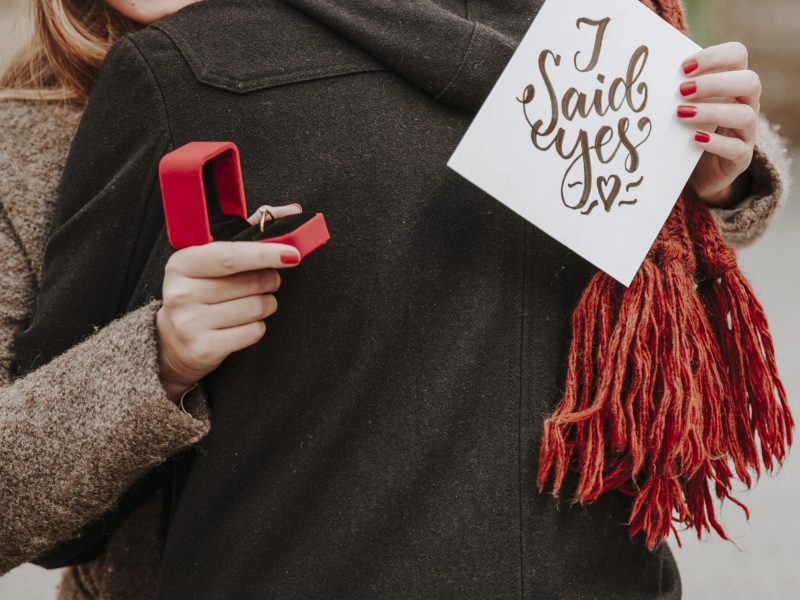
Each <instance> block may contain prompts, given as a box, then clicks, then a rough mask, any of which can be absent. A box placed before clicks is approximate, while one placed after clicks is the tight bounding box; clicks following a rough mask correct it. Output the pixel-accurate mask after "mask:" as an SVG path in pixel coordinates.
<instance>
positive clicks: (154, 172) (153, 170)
mask: <svg viewBox="0 0 800 600" xmlns="http://www.w3.org/2000/svg"><path fill="white" fill-rule="evenodd" d="M127 39H128V40H130V42H131V45H132V46H133V48H134V49H135V50H136V52H137V54H138V55H139V57H140V58H141V59H142V61H143V62H144V64H145V65H146V66H147V73H148V74H149V75H150V78H151V79H152V82H153V85H154V86H155V89H156V90H157V92H158V97H159V99H160V100H161V109H162V110H163V112H164V120H165V121H166V124H167V132H168V133H169V138H168V139H167V143H166V147H165V148H162V152H163V151H169V150H170V149H172V148H174V147H175V136H174V134H173V131H172V124H171V122H170V118H169V111H168V110H167V101H166V97H165V95H164V90H163V89H162V88H161V85H160V84H159V81H158V78H157V77H156V75H155V72H154V70H153V67H152V65H151V64H150V62H149V61H148V60H147V58H145V56H144V53H143V52H142V50H141V49H140V48H139V46H138V45H137V44H136V42H134V41H133V40H132V39H131V38H130V37H129V38H127ZM158 158H159V159H160V158H161V157H158ZM158 165H159V161H158V160H156V161H154V162H153V165H152V166H151V167H150V170H149V172H148V177H149V181H150V185H149V186H148V187H147V190H146V193H145V194H144V197H143V209H144V210H143V211H142V212H143V213H145V212H146V211H147V203H148V199H149V198H150V196H151V195H152V193H153V188H154V187H155V186H156V185H157V184H158ZM144 222H145V219H144V218H142V219H140V221H139V226H138V227H137V228H136V235H135V236H134V237H133V238H132V239H131V242H130V247H129V249H128V266H127V272H126V273H125V279H124V280H123V281H124V283H123V285H124V287H123V288H122V290H121V292H120V295H125V294H127V291H128V290H129V289H130V287H131V285H130V284H131V275H132V270H133V262H134V261H133V256H134V255H135V252H136V248H137V246H138V245H139V240H140V238H141V236H142V229H143V228H144ZM124 300H125V303H126V304H127V302H128V301H129V299H124ZM117 312H118V313H120V314H121V313H124V312H125V306H124V305H123V298H119V299H118V301H117Z"/></svg>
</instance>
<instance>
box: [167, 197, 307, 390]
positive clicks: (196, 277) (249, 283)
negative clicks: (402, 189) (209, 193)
mask: <svg viewBox="0 0 800 600" xmlns="http://www.w3.org/2000/svg"><path fill="white" fill-rule="evenodd" d="M269 208H270V212H271V213H272V214H273V215H274V216H275V217H276V218H279V217H283V216H286V215H289V214H295V213H299V212H301V211H302V208H300V206H299V205H297V204H294V205H290V206H285V207H276V208H272V207H269ZM258 220H259V215H258V214H256V215H254V216H253V217H251V218H250V222H251V223H253V224H255V223H257V221H258ZM299 262H300V253H299V252H298V251H297V249H296V248H294V247H293V246H289V245H286V244H271V243H262V242H213V243H211V244H206V245H205V246H193V247H190V248H184V249H183V250H179V251H177V252H175V254H173V255H172V256H171V257H170V259H169V261H168V262H167V266H166V269H165V273H164V286H163V299H164V301H163V306H162V307H161V309H160V310H159V311H158V316H157V319H156V328H157V330H158V339H159V368H160V373H159V374H160V376H161V379H162V383H163V385H164V388H165V389H166V391H167V393H168V395H169V396H170V398H171V399H172V400H173V401H176V402H177V401H178V400H179V399H180V396H181V395H182V394H183V393H184V392H185V391H186V390H187V389H189V388H190V387H191V386H192V385H193V384H194V383H195V382H197V381H199V380H200V379H202V378H203V377H205V376H206V375H207V374H208V373H210V372H211V371H213V370H214V369H216V368H217V367H218V366H219V364H220V363H221V362H222V361H223V360H225V359H226V358H227V357H228V355H229V354H231V353H232V352H235V351H237V350H241V349H242V348H246V347H248V346H251V345H253V344H255V343H256V342H258V341H259V340H260V339H261V338H262V337H263V336H264V333H265V331H266V324H265V323H264V319H266V318H267V317H268V316H270V315H272V314H273V313H274V312H275V311H276V310H277V301H276V300H275V296H274V293H275V292H276V291H277V290H278V288H279V287H280V285H281V278H280V275H279V274H278V271H277V270H276V269H278V268H283V267H290V266H294V265H296V264H298V263H299Z"/></svg>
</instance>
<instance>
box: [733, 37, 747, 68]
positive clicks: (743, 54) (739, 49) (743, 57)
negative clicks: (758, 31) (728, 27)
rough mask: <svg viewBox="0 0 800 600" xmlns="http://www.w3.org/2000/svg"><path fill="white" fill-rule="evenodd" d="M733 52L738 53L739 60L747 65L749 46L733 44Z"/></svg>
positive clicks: (738, 43)
mask: <svg viewBox="0 0 800 600" xmlns="http://www.w3.org/2000/svg"><path fill="white" fill-rule="evenodd" d="M731 46H732V48H733V51H734V52H735V53H736V56H737V58H738V59H739V60H740V61H741V62H744V63H747V58H748V51H747V46H745V45H744V44H743V43H742V42H731Z"/></svg>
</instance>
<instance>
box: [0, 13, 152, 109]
mask: <svg viewBox="0 0 800 600" xmlns="http://www.w3.org/2000/svg"><path fill="white" fill-rule="evenodd" d="M31 11H32V15H31V17H32V25H33V32H32V35H31V37H30V39H29V40H28V42H27V43H26V44H25V46H23V48H22V50H20V51H19V52H18V53H17V54H16V55H15V57H14V58H13V59H12V61H11V63H10V64H9V66H8V68H7V69H6V70H5V72H4V73H3V74H2V76H0V99H20V100H45V101H47V100H50V101H62V102H66V103H71V104H76V105H83V104H85V103H86V101H87V99H88V98H89V93H90V92H91V90H92V87H93V86H94V83H95V81H96V79H97V73H98V72H99V70H100V66H101V65H102V64H103V60H104V59H105V56H106V54H107V53H108V50H109V48H110V47H111V46H112V44H113V43H114V42H116V41H117V40H118V39H119V38H120V37H122V36H123V35H125V34H126V33H129V32H131V31H134V30H136V29H137V28H138V25H137V24H135V23H134V22H133V21H131V20H129V19H127V18H125V17H124V16H122V15H121V14H119V13H118V12H117V11H116V10H114V9H113V8H111V7H109V6H107V5H106V4H105V2H103V1H102V0H31Z"/></svg>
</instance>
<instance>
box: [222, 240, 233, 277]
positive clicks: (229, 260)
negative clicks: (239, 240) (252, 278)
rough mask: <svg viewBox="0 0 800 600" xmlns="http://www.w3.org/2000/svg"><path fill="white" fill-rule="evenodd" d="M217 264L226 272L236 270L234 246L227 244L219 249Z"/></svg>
mask: <svg viewBox="0 0 800 600" xmlns="http://www.w3.org/2000/svg"><path fill="white" fill-rule="evenodd" d="M219 266H220V268H221V269H222V270H223V271H225V272H227V273H232V272H233V271H235V270H236V250H235V249H234V248H232V247H230V246H227V247H225V248H224V249H223V250H222V251H221V253H220V256H219Z"/></svg>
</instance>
